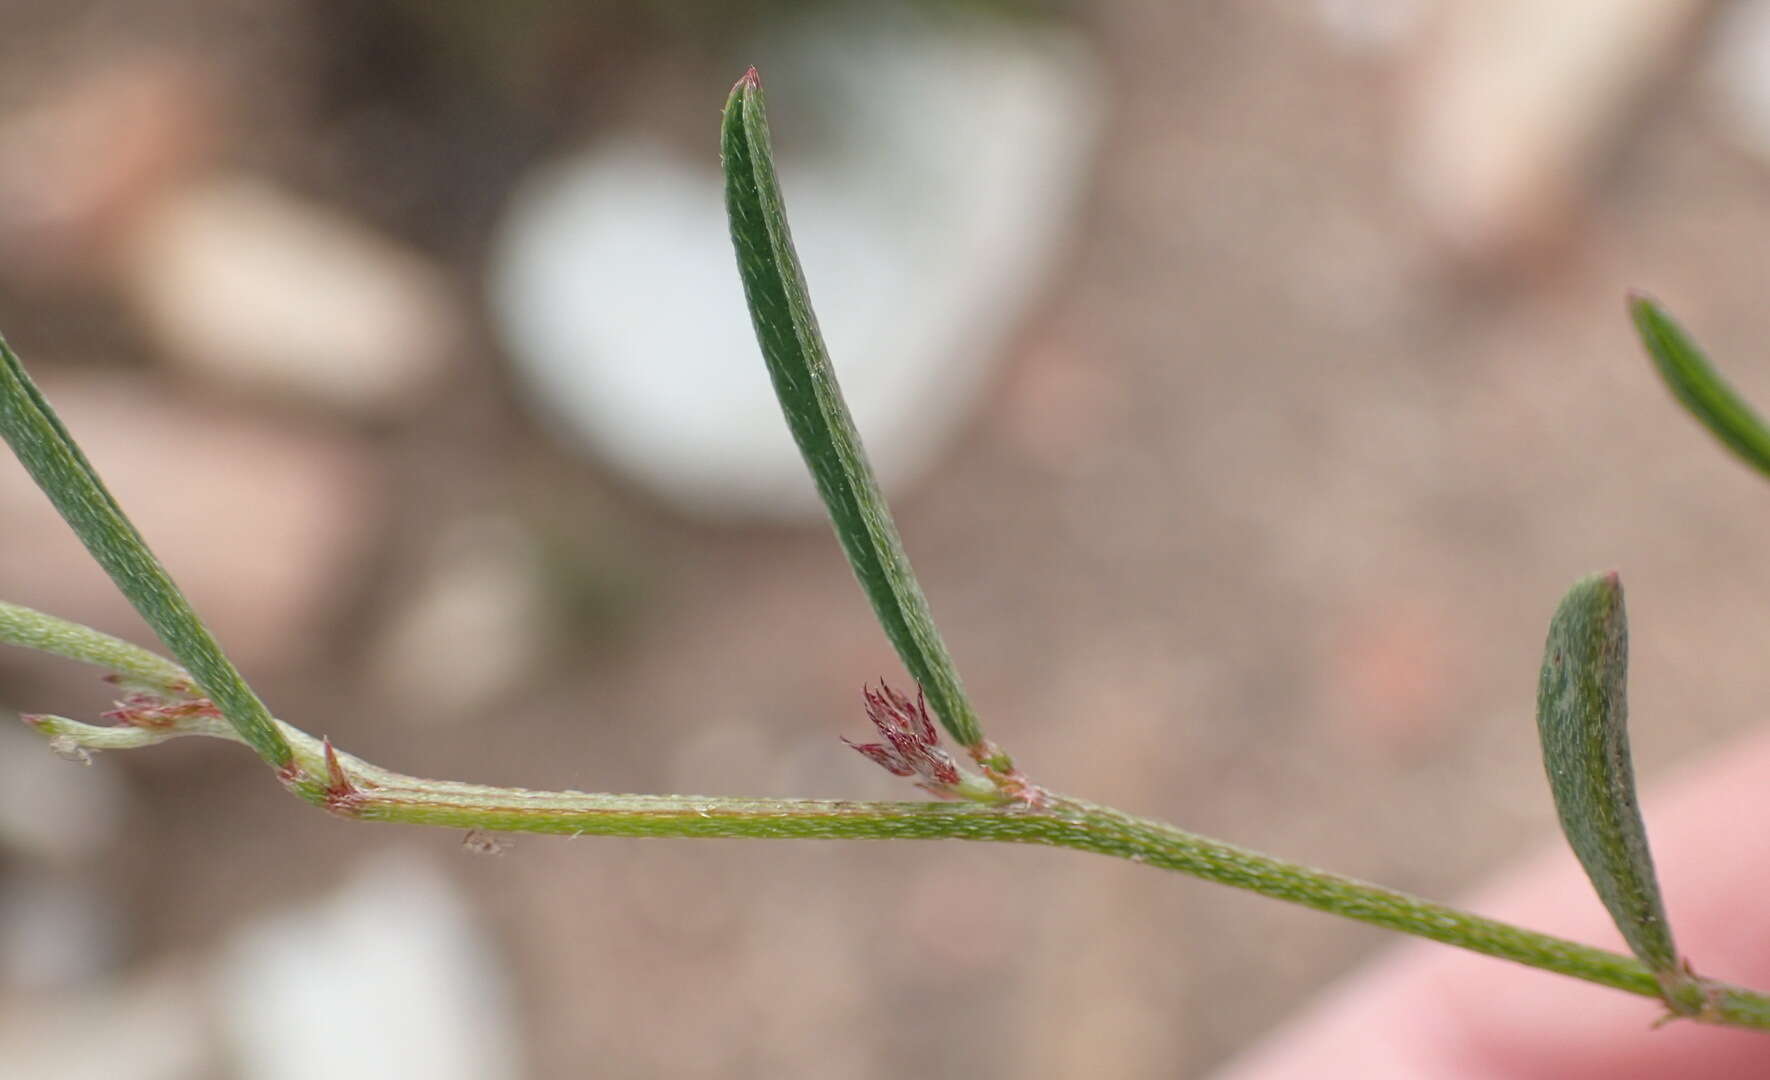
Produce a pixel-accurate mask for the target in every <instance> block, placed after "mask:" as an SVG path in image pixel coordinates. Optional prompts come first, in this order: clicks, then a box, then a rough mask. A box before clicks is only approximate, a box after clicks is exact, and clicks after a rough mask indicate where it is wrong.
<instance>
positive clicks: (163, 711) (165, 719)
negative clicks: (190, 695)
mask: <svg viewBox="0 0 1770 1080" xmlns="http://www.w3.org/2000/svg"><path fill="white" fill-rule="evenodd" d="M100 715H101V716H103V717H104V719H106V720H115V721H117V722H118V723H121V724H129V725H132V726H134V727H140V728H169V727H172V726H174V725H176V724H177V723H178V721H180V720H185V719H189V718H190V717H193V716H208V717H218V716H220V715H221V710H220V709H218V708H216V707H215V703H214V702H212V701H210V700H209V699H208V698H199V699H198V700H196V701H172V702H168V701H166V700H165V699H164V698H161V697H157V696H155V695H153V694H130V695H129V696H128V697H125V698H124V699H123V700H122V701H119V702H117V707H116V708H114V709H112V710H110V711H109V712H106V713H101V714H100Z"/></svg>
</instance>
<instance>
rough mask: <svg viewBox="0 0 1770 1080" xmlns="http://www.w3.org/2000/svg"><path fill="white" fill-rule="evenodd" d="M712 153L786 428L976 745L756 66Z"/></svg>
mask: <svg viewBox="0 0 1770 1080" xmlns="http://www.w3.org/2000/svg"><path fill="white" fill-rule="evenodd" d="M721 150H722V154H723V157H724V161H725V206H726V212H727V214H728V215H729V216H730V218H731V239H732V244H733V246H734V247H736V249H737V262H738V273H739V275H740V276H741V277H742V278H743V282H744V294H745V297H746V298H747V299H748V301H749V306H750V319H751V321H752V323H753V324H754V325H755V327H756V340H757V342H758V343H759V344H760V345H761V346H762V358H763V360H764V361H765V362H766V363H767V365H768V374H769V377H770V378H771V379H772V380H773V382H774V392H775V396H776V397H778V398H779V399H780V404H781V411H782V412H783V413H785V414H786V419H787V426H788V427H789V428H791V429H792V432H793V439H794V441H795V442H797V443H798V444H799V452H800V453H801V454H802V455H803V456H804V458H805V464H806V466H807V467H808V468H809V469H810V470H811V476H812V479H813V480H814V481H815V482H816V484H817V491H818V494H819V495H820V496H822V497H823V501H824V506H825V507H827V508H828V509H829V513H830V520H831V522H832V523H833V524H834V525H835V528H836V536H837V538H838V539H840V540H841V542H842V550H843V551H844V552H845V553H846V554H847V556H848V564H849V565H850V566H851V567H853V569H854V576H855V577H857V578H859V579H860V584H861V587H862V588H863V589H864V590H865V591H866V594H867V599H869V600H870V601H872V605H873V611H874V613H875V614H876V615H877V616H878V619H879V624H880V625H881V626H882V627H884V629H885V634H886V636H887V637H889V638H890V639H891V643H892V645H894V646H895V647H896V648H897V654H898V656H900V657H902V659H903V662H904V666H905V667H907V668H908V669H909V672H910V675H911V676H913V677H914V678H915V680H916V681H917V682H918V683H920V684H921V685H922V689H923V691H924V693H926V694H927V696H928V703H929V704H930V705H931V706H933V708H934V712H935V715H936V716H938V717H940V721H941V723H942V724H943V725H944V726H945V727H946V729H947V731H949V732H950V733H951V734H952V736H953V738H954V739H956V740H958V742H959V743H960V744H962V745H964V746H975V745H977V744H978V743H980V742H981V741H982V738H983V733H982V731H981V729H980V728H979V727H978V723H977V715H976V713H975V712H974V711H973V710H972V708H971V703H970V701H969V699H967V698H966V696H965V689H964V686H963V685H962V684H961V683H960V681H959V673H958V670H957V668H955V667H954V665H953V660H952V657H951V656H950V655H949V654H948V653H947V649H946V644H945V643H944V642H943V641H942V640H941V637H940V631H939V630H938V629H937V628H936V627H935V625H934V617H933V615H932V614H931V613H930V612H929V610H928V601H927V599H926V598H925V597H924V596H923V594H922V587H921V586H920V585H919V584H918V583H917V581H916V575H915V573H914V572H913V571H912V570H911V569H910V561H909V557H908V556H906V555H905V554H904V550H903V542H902V540H901V539H900V538H899V537H898V533H897V525H896V524H895V523H894V522H893V521H892V519H891V510H890V508H889V507H887V506H886V505H885V498H884V496H883V495H882V494H880V492H879V485H878V482H877V481H876V480H875V479H874V478H873V470H872V466H871V465H869V464H868V463H867V456H866V452H865V450H864V449H862V447H861V442H860V434H859V432H857V431H856V430H855V427H854V420H853V419H852V418H851V417H850V416H849V413H848V405H847V403H846V402H845V401H844V400H843V398H842V389H841V387H840V386H838V385H837V383H836V372H835V369H834V368H832V367H831V366H830V356H829V351H828V350H827V349H826V348H825V347H824V340H823V334H822V333H821V332H820V331H819V330H818V326H817V316H816V315H815V314H814V313H813V312H812V309H811V296H810V293H809V292H808V291H807V289H806V286H805V273H804V271H803V270H802V269H801V268H800V266H799V256H798V254H797V253H796V252H795V251H794V249H793V237H792V234H791V233H790V232H789V231H788V229H787V214H786V207H785V205H784V203H783V202H782V200H781V192H780V185H779V184H778V182H777V181H776V179H775V172H774V157H773V152H772V151H771V149H770V147H769V136H768V118H767V115H766V114H765V113H764V111H763V104H762V84H761V80H759V79H758V78H757V76H756V69H755V68H751V69H750V70H749V72H747V73H746V74H745V75H744V77H743V78H742V79H740V80H738V83H737V85H736V86H734V87H732V91H731V98H730V100H729V101H727V102H726V105H725V121H724V127H723V133H722V138H721Z"/></svg>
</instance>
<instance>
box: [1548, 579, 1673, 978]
mask: <svg viewBox="0 0 1770 1080" xmlns="http://www.w3.org/2000/svg"><path fill="white" fill-rule="evenodd" d="M1628 664H1629V627H1628V616H1627V614H1626V612H1625V610H1624V608H1623V591H1622V582H1621V581H1620V580H1619V579H1618V577H1617V575H1616V574H1614V573H1611V574H1598V575H1593V576H1592V577H1588V578H1585V579H1583V580H1581V581H1579V582H1578V583H1576V584H1575V585H1574V586H1573V588H1572V589H1570V590H1568V593H1567V595H1566V597H1564V598H1563V599H1562V601H1561V606H1560V607H1559V608H1557V609H1556V611H1555V617H1554V619H1553V620H1552V621H1551V622H1550V623H1549V640H1548V644H1547V645H1546V646H1545V647H1544V650H1543V670H1542V677H1541V680H1540V682H1539V683H1538V687H1537V730H1538V734H1539V735H1540V736H1541V737H1542V743H1543V764H1544V766H1545V767H1546V768H1547V770H1548V773H1549V787H1550V788H1551V789H1552V790H1553V792H1554V795H1555V809H1556V811H1557V812H1558V814H1559V815H1560V818H1561V830H1562V832H1563V833H1565V834H1566V836H1567V841H1568V843H1569V844H1571V845H1572V846H1573V850H1574V854H1576V855H1578V856H1579V861H1580V863H1581V864H1582V865H1583V866H1584V867H1585V869H1586V876H1587V877H1589V878H1591V880H1592V884H1593V886H1594V887H1596V888H1597V890H1598V896H1599V898H1600V899H1602V900H1603V901H1604V906H1605V907H1606V908H1608V909H1610V916H1611V918H1612V919H1614V920H1615V921H1616V925H1617V929H1619V930H1621V931H1622V935H1623V939H1624V940H1626V941H1627V942H1628V943H1629V948H1631V949H1632V950H1634V953H1635V955H1636V956H1637V957H1639V958H1640V960H1641V962H1642V963H1643V964H1646V965H1647V966H1648V967H1649V968H1650V969H1652V970H1653V971H1654V973H1655V974H1657V975H1660V976H1661V977H1662V978H1663V977H1667V976H1671V975H1673V974H1674V973H1676V972H1677V971H1678V970H1679V964H1678V950H1677V948H1676V946H1675V945H1674V944H1673V942H1672V930H1671V926H1670V924H1668V923H1667V922H1666V914H1665V906H1664V904H1663V903H1662V902H1661V900H1660V894H1659V883H1658V881H1657V879H1656V878H1655V876H1654V872H1653V856H1652V854H1651V853H1650V852H1649V851H1648V848H1647V830H1646V827H1645V826H1644V825H1643V824H1642V822H1641V810H1640V807H1639V805H1638V804H1637V802H1636V799H1635V772H1634V767H1633V765H1632V764H1631V762H1630V759H1629V733H1628V712H1629V710H1628Z"/></svg>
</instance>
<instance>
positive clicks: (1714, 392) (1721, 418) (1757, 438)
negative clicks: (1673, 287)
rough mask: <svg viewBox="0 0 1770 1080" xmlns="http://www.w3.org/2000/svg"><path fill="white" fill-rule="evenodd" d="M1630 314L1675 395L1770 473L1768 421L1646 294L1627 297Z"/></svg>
mask: <svg viewBox="0 0 1770 1080" xmlns="http://www.w3.org/2000/svg"><path fill="white" fill-rule="evenodd" d="M1629 314H1630V316H1632V317H1633V318H1634V320H1635V330H1636V331H1637V332H1638V333H1639V334H1640V335H1641V342H1642V344H1644V345H1646V346H1647V354H1648V355H1649V356H1651V357H1652V358H1653V365H1654V367H1656V368H1658V369H1659V374H1660V377H1662V378H1663V379H1665V381H1666V385H1667V386H1669V387H1671V389H1672V394H1673V395H1674V396H1675V397H1676V398H1677V399H1678V401H1679V402H1681V403H1682V404H1683V406H1684V407H1685V408H1686V409H1688V410H1690V414H1691V415H1692V416H1694V417H1696V418H1697V419H1698V420H1700V421H1701V422H1702V426H1703V427H1706V428H1708V429H1709V432H1710V433H1711V434H1712V435H1714V437H1715V438H1717V439H1719V440H1721V443H1722V444H1723V445H1724V446H1726V447H1727V448H1728V449H1729V450H1731V451H1733V452H1734V453H1735V454H1737V455H1738V456H1739V457H1740V458H1741V459H1742V460H1744V461H1745V462H1746V464H1748V465H1750V466H1752V468H1754V469H1757V470H1758V471H1759V472H1761V473H1763V474H1764V475H1766V476H1770V427H1766V426H1765V424H1764V421H1763V419H1762V418H1760V417H1759V416H1758V414H1757V413H1756V412H1755V411H1754V410H1753V409H1752V407H1751V406H1750V405H1748V404H1747V403H1746V401H1745V399H1744V398H1742V397H1740V396H1739V394H1738V393H1737V392H1735V391H1734V389H1733V388H1732V387H1731V386H1729V385H1727V383H1726V381H1725V380H1723V379H1722V378H1721V376H1720V375H1719V374H1718V373H1717V372H1716V371H1715V369H1714V367H1713V366H1712V365H1711V364H1710V363H1709V361H1708V358H1707V357H1706V356H1704V355H1703V353H1702V350H1701V349H1699V348H1697V347H1696V344H1695V343H1694V342H1692V341H1691V340H1690V337H1689V335H1688V334H1686V333H1684V328H1683V327H1681V326H1679V325H1678V324H1677V323H1676V322H1674V321H1673V319H1672V317H1671V316H1670V315H1668V314H1666V312H1665V309H1664V308H1662V307H1660V306H1659V304H1657V303H1655V302H1654V301H1653V300H1651V299H1649V298H1648V297H1645V296H1631V297H1630V298H1629Z"/></svg>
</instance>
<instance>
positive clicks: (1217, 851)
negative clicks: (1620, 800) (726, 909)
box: [0, 605, 1770, 1031]
mask: <svg viewBox="0 0 1770 1080" xmlns="http://www.w3.org/2000/svg"><path fill="white" fill-rule="evenodd" d="M0 641H4V642H8V643H11V644H14V645H22V646H26V647H29V648H34V649H40V650H43V651H46V652H51V653H55V654H57V655H60V656H66V657H69V658H71V659H76V660H85V661H88V662H92V663H98V664H100V665H104V666H111V665H112V663H113V662H114V660H115V659H116V658H119V657H121V658H123V659H125V660H126V661H127V670H125V671H124V674H126V675H132V676H136V677H141V676H143V675H145V674H147V673H148V672H150V671H157V672H158V674H160V675H162V676H166V677H167V678H168V679H169V681H170V682H172V683H174V684H175V683H176V682H177V675H178V674H180V673H179V672H178V669H177V668H176V666H174V665H171V664H170V663H169V662H167V661H160V663H161V664H164V665H166V667H165V668H155V667H154V666H153V665H151V664H149V663H147V662H145V661H142V660H141V659H140V657H137V656H136V655H135V654H136V653H141V655H142V656H147V657H152V656H153V654H151V653H146V652H145V651H143V650H135V649H134V648H133V646H128V645H126V644H125V643H122V642H119V641H117V640H116V639H115V638H111V637H108V636H107V635H104V634H100V633H99V632H97V631H95V630H90V629H88V628H86V627H83V626H80V625H78V624H75V623H68V622H65V621H63V620H60V619H56V618H54V617H53V616H49V615H44V614H42V613H40V612H34V611H31V610H30V609H28V608H17V607H16V606H15V605H5V606H0ZM119 648H120V650H121V651H119ZM27 720H28V721H29V722H30V723H32V724H33V725H34V726H35V727H36V728H37V729H38V730H39V731H40V732H42V733H43V734H45V735H48V736H50V737H52V738H54V739H57V740H61V741H63V742H64V743H65V744H68V745H72V746H78V747H81V748H85V749H93V750H103V749H126V748H130V747H137V746H146V745H150V744H153V743H157V742H162V741H164V740H166V739H169V738H176V737H179V736H184V735H206V736H212V737H216V738H223V739H231V740H234V741H243V740H242V739H241V737H240V735H239V733H238V732H236V731H235V730H234V729H233V728H232V726H230V725H229V724H228V723H227V721H226V720H225V719H223V718H221V717H219V716H216V715H214V714H213V713H204V712H200V711H197V712H191V713H189V714H177V715H173V716H170V717H167V718H163V719H157V721H156V722H155V723H152V724H130V723H124V724H119V725H115V726H111V727H101V726H95V725H91V724H84V723H79V722H77V721H73V720H67V719H63V718H61V717H51V716H33V717H28V718H27ZM275 723H276V726H277V728H278V730H279V733H280V734H281V735H282V737H283V738H284V739H286V740H287V742H288V744H289V746H290V748H291V751H292V753H293V758H294V764H295V769H296V770H297V776H296V778H295V779H294V781H293V782H292V783H291V784H290V786H291V787H292V788H293V790H294V791H295V792H296V793H297V794H299V795H300V796H301V797H302V798H304V799H306V800H307V801H309V802H311V803H314V804H316V805H319V806H322V807H324V808H326V809H327V810H329V811H331V812H332V813H335V814H338V815H340V816H343V817H348V818H353V819H356V820H361V821H388V822H401V823H405V824H411V825H440V826H444V827H448V828H459V829H481V830H489V831H503V832H530V833H544V834H552V835H563V836H681V837H748V838H756V839H789V838H799V839H846V840H912V839H914V840H936V839H950V840H972V841H993V842H997V843H1009V844H1042V845H1046V846H1050V847H1066V848H1074V849H1076V850H1079V851H1090V852H1093V853H1095V854H1098V855H1108V856H1111V857H1114V858H1120V859H1129V860H1131V861H1132V862H1138V863H1143V864H1145V865H1148V866H1154V867H1159V868H1161V869H1164V870H1175V871H1179V872H1180V873H1184V874H1191V875H1192V876H1194V877H1199V878H1203V879H1205V880H1206V881H1214V882H1217V883H1218V884H1222V885H1230V886H1234V887H1235V888H1239V889H1247V890H1249V891H1252V892H1257V893H1260V894H1261V895H1263V896H1269V897H1272V898H1273V899H1276V900H1285V901H1289V902H1291V903H1295V904H1302V905H1304V906H1305V907H1312V908H1315V909H1316V910H1318V911H1325V912H1329V913H1331V914H1335V915H1341V916H1344V917H1346V918H1349V919H1357V920H1358V921H1360V922H1365V923H1369V924H1371V925H1373V926H1380V927H1383V928H1385V929H1389V930H1398V931H1401V932H1402V933H1406V934H1413V935H1415V936H1418V937H1424V938H1431V939H1432V940H1434V941H1440V942H1444V943H1445V944H1448V945H1456V946H1460V947H1462V948H1465V949H1470V950H1472V951H1474V952H1478V953H1484V954H1486V955H1488V956H1495V957H1499V958H1501V959H1505V960H1512V961H1516V962H1518V963H1521V964H1527V965H1529V966H1531V967H1536V968H1542V969H1543V970H1545V971H1554V972H1559V973H1561V974H1563V975H1571V976H1573V977H1574V978H1578V979H1584V980H1586V981H1588V982H1594V983H1599V984H1602V985H1604V986H1610V987H1614V988H1616V989H1618V990H1624V991H1627V992H1629V993H1632V994H1639V995H1641V996H1643V997H1651V998H1660V997H1661V996H1662V995H1661V986H1660V982H1659V980H1657V979H1656V978H1655V977H1654V974H1653V973H1652V972H1651V971H1649V970H1648V969H1647V968H1646V967H1644V966H1643V965H1642V964H1641V963H1640V962H1639V961H1637V960H1635V959H1634V958H1632V957H1628V956H1623V955H1620V954H1618V953H1613V952H1609V951H1607V950H1604V949H1598V948H1593V947H1592V946H1589V945H1582V944H1579V943H1578V942H1573V941H1567V940H1565V939H1562V938H1556V937H1552V936H1549V935H1547V934H1539V933H1536V932H1534V931H1531V930H1525V929H1522V928H1520V927H1516V926H1512V925H1510V924H1507V923H1502V922H1498V921H1495V920H1493V919H1487V918H1483V917H1482V916H1479V915H1475V914H1472V913H1470V912H1466V911H1460V910H1458V909H1456V908H1452V907H1446V906H1444V905H1442V904H1435V903H1432V902H1430V901H1427V900H1421V899H1419V898H1417V897H1413V896H1409V895H1407V894H1405V893H1400V892H1396V891H1394V890H1392V889H1385V888H1382V887H1381V886H1377V885H1371V884H1368V883H1366V882H1362V881H1357V880H1355V879H1353V878H1348V877H1342V876H1340V875H1338V874H1331V873H1328V872H1326V871H1322V870H1316V869H1313V868H1311V867H1307V866H1301V865H1298V864H1296V863H1291V862H1286V861H1284V860H1282V859H1276V858H1273V857H1271V856H1269V855H1262V854H1260V853H1258V852H1254V851H1249V850H1247V849H1245V848H1240V847H1236V846H1235V845H1232V844H1226V843H1223V842H1222V841H1219V840H1213V839H1210V838H1208V837H1203V836H1197V835H1194V834H1193V833H1189V832H1186V831H1185V830H1183V829H1179V828H1176V827H1174V826H1172V825H1168V824H1165V823H1163V822H1159V821H1152V820H1149V819H1147V818H1140V817H1135V816H1133V815H1130V814H1126V813H1122V812H1120V811H1118V810H1113V809H1111V808H1109V807H1104V806H1098V805H1095V804H1094V803H1090V802H1085V801H1083V800H1081V799H1074V798H1070V797H1068V796H1063V795H1056V794H1051V793H1044V798H1043V800H1042V801H1041V803H1040V804H1039V805H1037V806H1032V805H1028V804H1026V803H1024V802H1016V801H1003V802H998V803H993V804H980V803H970V802H845V801H828V800H812V799H741V798H725V797H715V796H706V797H703V796H691V795H610V794H600V793H589V792H580V791H527V790H524V789H521V788H499V787H487V786H484V785H479V784H467V783H460V782H456V781H447V780H425V779H420V778H417V777H412V776H405V775H402V774H400V773H396V772H392V771H390V770H387V769H383V768H381V767H379V766H376V765H373V764H370V763H369V762H366V761H363V760H362V759H360V758H357V757H354V756H352V755H350V754H345V753H342V752H340V751H337V750H335V749H334V748H333V747H332V746H331V744H330V743H329V742H326V741H324V740H320V739H315V738H314V737H313V736H311V735H309V734H307V733H306V732H304V731H301V730H300V729H298V728H295V727H292V726H290V725H288V724H285V723H283V722H282V721H275ZM1700 985H1701V986H1702V988H1703V991H1704V993H1705V995H1706V1004H1705V1006H1704V1007H1703V1008H1702V1009H1700V1010H1699V1011H1698V1012H1697V1013H1696V1015H1695V1017H1694V1018H1695V1019H1698V1020H1701V1021H1705V1022H1708V1023H1714V1024H1723V1025H1728V1026H1733V1027H1742V1028H1755V1029H1759V1030H1766V1031H1770V997H1766V996H1765V995H1762V994H1759V993H1756V992H1754V991H1750V990H1745V989H1741V988H1738V987H1734V986H1730V985H1727V984H1724V983H1719V982H1714V981H1712V980H1706V979H1705V980H1701V981H1700Z"/></svg>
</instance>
